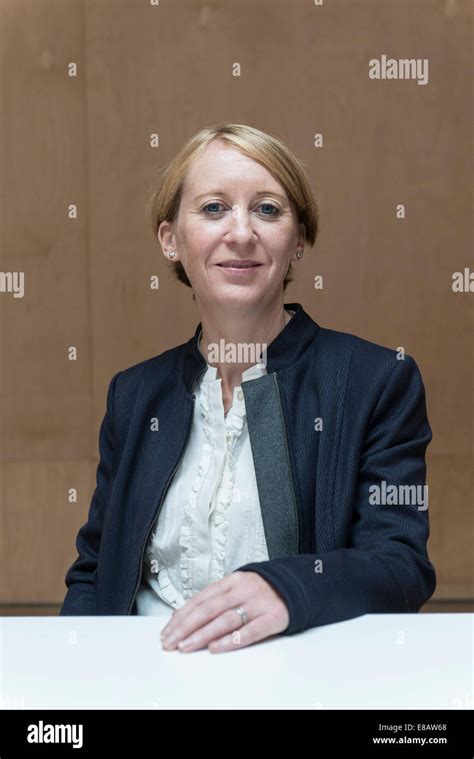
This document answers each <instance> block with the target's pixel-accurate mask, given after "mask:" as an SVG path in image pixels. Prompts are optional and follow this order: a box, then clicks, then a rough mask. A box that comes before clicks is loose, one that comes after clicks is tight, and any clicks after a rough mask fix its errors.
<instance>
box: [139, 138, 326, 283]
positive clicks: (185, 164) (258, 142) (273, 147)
mask: <svg viewBox="0 0 474 759" xmlns="http://www.w3.org/2000/svg"><path fill="white" fill-rule="evenodd" d="M216 139H220V140H225V141H226V142H228V143H230V144H231V145H233V146H234V147H235V148H237V149H238V150H240V151H241V152H242V153H243V154H244V155H246V156H248V157H249V158H253V159H254V160H255V161H257V162H258V163H260V164H262V166H264V167H265V168H266V169H268V171H269V172H270V174H271V175H272V176H273V178H274V179H276V180H277V181H278V182H279V183H280V184H281V186H282V187H283V188H284V190H285V192H286V194H287V195H288V198H289V200H290V201H291V202H292V203H293V205H294V208H295V210H296V215H297V218H298V223H303V224H304V225H305V228H306V242H307V243H308V244H309V245H310V246H311V247H312V246H313V245H314V243H315V241H316V236H317V234H318V222H319V209H318V205H317V202H316V199H315V197H314V195H313V192H312V190H311V186H310V183H309V181H308V178H307V176H306V172H305V169H304V166H303V163H302V161H300V160H299V159H298V158H297V157H296V156H295V155H294V154H293V153H292V152H291V151H290V150H289V148H288V147H287V146H286V145H285V144H284V142H282V141H281V140H280V139H278V138H277V137H274V136H272V135H269V134H267V133H266V132H262V131H260V129H255V128H254V127H250V126H247V125H246V124H219V125H214V126H207V127H204V128H203V129H200V130H199V131H198V132H196V134H194V135H193V136H192V137H191V138H190V139H189V140H188V141H187V142H186V143H185V145H184V146H183V147H182V148H181V150H180V151H179V153H177V155H176V156H175V157H174V158H173V159H172V161H171V162H170V163H169V164H168V165H167V166H166V167H165V168H164V169H162V170H160V171H159V174H158V178H157V180H156V181H155V186H154V188H153V193H152V196H151V198H150V201H149V203H148V206H147V209H148V212H149V213H150V216H151V222H152V227H153V233H154V235H155V238H156V236H157V235H158V229H159V227H160V224H161V223H162V222H163V221H169V222H173V221H175V220H176V218H177V216H178V212H179V206H180V202H181V197H182V192H183V185H184V180H185V178H186V174H187V172H188V169H189V167H190V165H191V163H192V161H194V159H196V158H197V157H198V156H199V155H200V154H201V153H202V152H203V151H204V149H205V148H206V146H207V145H209V143H210V142H212V140H216ZM171 267H172V270H173V272H174V275H175V276H176V278H177V279H178V280H179V281H180V282H183V283H184V284H185V285H187V286H188V287H192V285H191V282H190V281H189V279H188V277H187V275H186V272H185V270H184V267H183V265H182V264H181V262H180V261H177V262H176V263H171ZM292 281H293V277H292V268H291V264H290V266H289V268H288V271H287V273H286V276H285V280H284V282H283V290H286V287H287V286H288V284H289V283H290V282H292ZM193 298H194V295H193Z"/></svg>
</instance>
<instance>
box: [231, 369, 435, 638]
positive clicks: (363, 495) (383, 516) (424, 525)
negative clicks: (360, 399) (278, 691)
mask: <svg viewBox="0 0 474 759" xmlns="http://www.w3.org/2000/svg"><path fill="white" fill-rule="evenodd" d="M431 437H432V434H431V428H430V425H429V422H428V418H427V414H426V404H425V392H424V387H423V381H422V378H421V375H420V372H419V369H418V367H417V365H416V363H415V361H414V360H413V359H412V358H411V357H410V356H408V355H407V356H406V357H405V360H401V361H397V362H396V367H395V368H394V369H393V370H391V371H390V373H389V375H388V377H387V379H386V381H385V383H383V389H382V391H381V394H379V397H378V399H377V400H376V401H375V404H374V408H373V411H372V414H371V417H370V420H369V423H368V425H367V430H366V437H365V440H364V446H363V451H362V455H361V458H360V464H359V472H358V478H357V484H356V488H355V498H354V502H353V519H352V524H351V531H350V535H349V540H348V545H347V547H343V548H339V549H337V550H334V551H330V552H327V553H320V554H300V555H297V556H287V557H283V558H276V559H270V560H268V561H264V562H254V563H252V564H246V565H245V566H243V567H240V568H239V569H237V570H235V571H253V572H257V573H258V574H260V575H261V576H262V577H263V578H264V579H265V580H267V582H269V583H270V584H271V585H272V587H273V588H274V589H275V590H276V591H277V592H278V593H279V595H280V596H281V597H282V599H283V601H284V602H285V604H286V606H287V608H288V612H289V618H290V621H289V625H288V627H287V628H286V630H285V631H284V632H283V633H282V634H283V635H292V634H293V633H298V632H301V631H303V630H306V629H308V628H311V627H317V626H319V625H325V624H330V623H332V622H339V621H342V620H345V619H351V618H353V617H357V616H360V615H362V614H367V613H383V612H395V613H402V612H414V611H418V610H419V609H420V607H421V606H422V605H423V604H424V603H425V602H426V601H427V600H428V599H429V598H430V597H431V595H432V594H433V592H434V590H435V587H436V575H435V570H434V568H433V566H432V564H431V562H430V561H429V559H428V555H427V549H426V543H427V539H428V536H429V522H428V511H427V510H426V508H425V505H424V504H423V508H422V509H420V508H419V505H416V504H415V505H413V504H412V505H407V504H405V505H400V504H398V505H388V504H387V505H371V502H370V494H371V492H373V491H370V490H369V489H370V487H371V486H373V485H377V486H379V487H380V485H381V482H382V481H383V480H385V481H386V483H387V486H388V485H389V484H395V485H407V486H413V485H415V486H419V485H421V486H424V485H425V478H426V466H425V451H426V447H427V445H428V443H429V442H430V440H431ZM341 474H342V476H344V468H343V466H342V471H341V469H340V471H339V476H341ZM418 492H420V491H418ZM421 492H424V491H423V490H422V491H421ZM387 500H388V499H387ZM336 507H337V504H336ZM316 561H319V563H318V564H317V565H316V564H315V562H316ZM316 567H317V569H318V571H315V570H316Z"/></svg>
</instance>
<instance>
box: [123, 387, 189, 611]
mask: <svg viewBox="0 0 474 759" xmlns="http://www.w3.org/2000/svg"><path fill="white" fill-rule="evenodd" d="M192 401H193V409H192V412H191V421H190V422H189V425H188V431H187V433H186V440H185V442H184V446H183V450H182V451H181V455H180V457H179V459H178V462H177V464H176V466H175V467H174V469H173V471H172V472H171V474H170V476H169V477H168V480H167V482H166V485H165V489H164V490H163V493H162V495H161V498H160V502H159V504H158V508H157V510H156V511H155V514H154V516H153V519H152V520H151V524H150V526H149V527H148V532H147V535H146V538H145V542H144V543H143V546H142V551H141V556H140V569H139V572H138V580H137V582H136V584H135V590H134V591H133V595H132V598H131V601H130V603H129V605H128V610H127V614H130V612H131V610H132V607H133V604H134V602H135V598H136V595H137V592H138V588H139V587H140V582H141V579H142V574H143V558H144V555H145V549H146V546H147V543H148V540H149V537H150V533H151V530H152V528H153V525H154V524H155V522H156V520H157V519H158V517H159V515H160V511H161V507H162V505H163V501H164V499H165V496H166V493H167V492H168V488H169V486H170V484H171V480H172V479H173V477H174V475H175V474H176V470H177V469H178V467H179V465H180V464H181V461H182V459H183V456H184V452H185V450H186V443H187V441H188V438H189V433H190V431H191V426H192V423H193V418H194V408H195V404H196V396H195V395H193V398H192Z"/></svg>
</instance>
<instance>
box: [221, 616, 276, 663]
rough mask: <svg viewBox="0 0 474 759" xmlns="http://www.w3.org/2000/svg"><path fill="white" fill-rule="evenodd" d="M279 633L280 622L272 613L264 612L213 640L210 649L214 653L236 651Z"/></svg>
mask: <svg viewBox="0 0 474 759" xmlns="http://www.w3.org/2000/svg"><path fill="white" fill-rule="evenodd" d="M277 633H278V624H277V623H276V622H275V619H274V618H273V617H272V616H271V615H270V614H262V615H261V616H260V617H257V618H256V619H253V620H252V621H251V622H248V623H247V624H246V625H242V627H241V628H240V629H238V630H234V631H233V632H232V633H230V634H227V635H224V636H222V637H221V638H217V639H216V640H213V641H212V642H211V643H210V644H209V646H208V650H209V651H210V653H213V654H218V653H224V652H225V651H235V650H236V649H238V648H245V647H246V646H251V645H253V644H254V643H259V642H260V641H261V640H265V639H266V638H269V637H270V636H272V635H277Z"/></svg>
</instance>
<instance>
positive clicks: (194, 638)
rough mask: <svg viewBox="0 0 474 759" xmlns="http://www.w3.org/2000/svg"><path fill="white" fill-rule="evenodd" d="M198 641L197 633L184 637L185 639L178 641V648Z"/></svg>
mask: <svg viewBox="0 0 474 759" xmlns="http://www.w3.org/2000/svg"><path fill="white" fill-rule="evenodd" d="M197 642H198V637H197V635H192V636H191V637H190V638H186V640H182V641H180V642H179V643H178V648H186V646H191V645H192V644H193V643H197Z"/></svg>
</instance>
